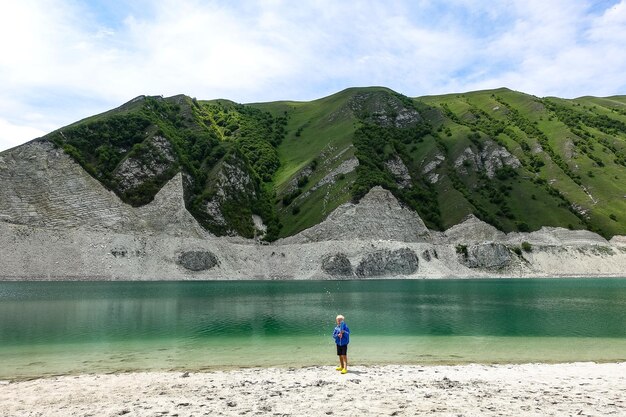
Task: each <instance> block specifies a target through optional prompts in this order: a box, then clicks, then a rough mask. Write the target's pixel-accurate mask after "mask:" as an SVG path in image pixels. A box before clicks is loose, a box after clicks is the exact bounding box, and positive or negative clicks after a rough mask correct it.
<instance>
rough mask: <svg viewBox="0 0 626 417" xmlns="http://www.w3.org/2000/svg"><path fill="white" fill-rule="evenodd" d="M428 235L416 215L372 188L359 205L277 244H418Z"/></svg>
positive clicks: (347, 206) (348, 205)
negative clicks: (363, 241) (335, 242)
mask: <svg viewBox="0 0 626 417" xmlns="http://www.w3.org/2000/svg"><path fill="white" fill-rule="evenodd" d="M428 235H429V231H428V229H427V228H426V225H424V222H423V221H422V219H421V218H420V217H419V215H418V214H417V213H415V212H414V211H413V210H410V209H408V208H405V207H402V206H401V205H400V203H398V200H396V198H395V197H394V196H393V194H391V192H389V191H387V190H385V189H383V188H382V187H374V188H372V189H371V190H370V191H369V193H367V195H365V197H363V198H362V199H361V201H360V202H359V204H352V203H346V204H343V205H341V206H339V207H338V208H337V209H336V210H335V211H333V212H332V213H331V214H330V215H329V216H328V218H327V219H326V220H324V221H323V222H321V223H320V224H317V225H315V226H313V227H311V228H309V229H306V230H303V231H302V232H300V233H298V234H297V235H295V236H291V237H288V238H285V239H283V240H282V241H281V242H282V243H304V242H321V241H325V240H346V239H365V240H378V239H381V240H396V241H401V242H419V241H423V240H424V239H425V238H426V237H428Z"/></svg>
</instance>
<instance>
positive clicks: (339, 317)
mask: <svg viewBox="0 0 626 417" xmlns="http://www.w3.org/2000/svg"><path fill="white" fill-rule="evenodd" d="M339 319H341V320H345V317H344V316H342V315H341V314H339V315H338V316H337V317H335V320H339Z"/></svg>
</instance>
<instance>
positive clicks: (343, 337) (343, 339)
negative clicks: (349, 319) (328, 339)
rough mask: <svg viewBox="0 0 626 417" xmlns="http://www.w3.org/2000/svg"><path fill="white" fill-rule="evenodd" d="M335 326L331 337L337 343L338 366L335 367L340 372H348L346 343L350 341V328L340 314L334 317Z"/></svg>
mask: <svg viewBox="0 0 626 417" xmlns="http://www.w3.org/2000/svg"><path fill="white" fill-rule="evenodd" d="M335 320H336V322H337V326H336V327H335V331H334V332H333V339H335V344H336V345H337V355H338V356H339V366H338V367H337V368H335V369H336V370H338V371H341V373H342V374H346V373H348V343H350V329H349V328H348V325H347V324H346V322H345V321H344V320H345V319H344V317H343V316H342V315H341V314H340V315H338V316H337V318H336V319H335Z"/></svg>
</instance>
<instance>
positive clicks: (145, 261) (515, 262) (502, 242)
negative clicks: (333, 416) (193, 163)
mask: <svg viewBox="0 0 626 417" xmlns="http://www.w3.org/2000/svg"><path fill="white" fill-rule="evenodd" d="M182 181H183V179H182V177H181V175H180V174H178V175H176V176H175V177H174V178H173V179H171V180H170V181H169V182H168V183H167V184H166V186H165V187H163V189H162V190H161V191H160V192H159V193H158V194H157V195H156V197H155V198H154V200H153V202H151V203H150V204H148V205H145V206H142V207H138V208H135V207H131V206H130V205H128V204H125V203H123V202H122V201H121V200H120V199H119V198H118V197H117V196H116V195H115V194H114V193H112V192H110V191H108V190H107V189H105V188H104V186H103V185H102V184H101V183H99V182H98V181H96V180H94V179H93V178H92V177H91V176H89V175H88V174H87V173H86V172H85V171H84V170H82V168H81V167H80V166H79V165H78V164H76V163H75V162H74V161H73V160H72V159H71V158H69V157H68V156H66V155H65V154H64V153H63V152H61V151H59V150H58V149H55V147H54V146H52V145H51V144H50V143H47V142H46V141H34V142H31V143H29V144H27V145H24V146H21V147H19V148H16V149H13V150H12V151H9V152H5V153H3V154H2V155H1V157H0V184H2V187H0V213H1V217H0V218H1V220H2V221H0V251H1V256H0V271H1V273H0V279H4V280H7V279H27V280H29V279H55V280H67V279H106V280H116V279H133V280H153V279H344V278H359V279H368V278H393V277H405V278H440V277H497V276H507V277H508V276H519V277H535V276H623V275H624V273H625V271H626V244H625V243H624V241H625V239H624V238H623V237H614V238H613V239H612V240H611V242H608V241H607V240H605V239H604V238H602V237H600V236H599V235H596V234H594V233H591V232H587V231H571V230H567V229H561V228H543V229H541V230H539V231H536V232H532V233H509V234H505V233H502V232H500V231H498V230H497V229H495V228H494V227H493V226H490V225H487V224H486V223H484V222H482V221H480V220H479V219H477V218H475V217H473V216H470V217H468V218H467V219H466V220H465V221H463V222H462V223H460V224H458V225H456V226H453V227H451V228H450V229H448V230H447V231H445V232H434V231H430V230H428V229H427V228H426V226H425V225H424V222H422V220H421V219H420V217H419V216H418V215H417V214H416V213H415V212H414V211H412V210H410V209H408V208H406V207H403V206H402V205H401V204H400V203H399V202H398V201H397V200H396V199H395V197H394V196H393V195H392V194H391V193H390V192H389V191H387V190H384V189H382V188H380V187H374V188H373V189H372V190H370V192H369V193H368V194H366V196H365V197H364V198H363V199H362V200H361V201H360V202H359V203H358V204H353V203H346V204H344V205H342V206H340V207H339V208H337V209H336V210H335V211H334V212H332V213H331V214H330V215H329V216H328V218H327V219H326V220H325V221H323V222H321V223H320V224H318V225H316V226H314V227H312V228H309V229H306V230H304V231H303V232H301V233H299V234H297V235H295V236H292V237H289V238H286V239H282V240H279V241H277V242H274V243H272V244H261V242H259V241H257V240H253V239H242V238H228V237H222V238H218V237H215V236H213V235H210V234H209V233H208V232H206V231H204V229H203V228H202V227H201V226H200V225H199V224H198V223H197V222H196V220H195V219H194V218H193V216H191V215H190V214H189V212H188V211H187V210H186V209H185V206H184V199H183V186H182Z"/></svg>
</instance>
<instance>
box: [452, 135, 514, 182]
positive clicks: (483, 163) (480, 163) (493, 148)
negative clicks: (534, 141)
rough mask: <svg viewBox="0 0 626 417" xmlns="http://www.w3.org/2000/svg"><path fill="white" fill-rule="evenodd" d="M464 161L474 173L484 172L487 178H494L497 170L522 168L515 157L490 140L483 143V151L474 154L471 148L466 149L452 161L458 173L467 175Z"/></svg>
mask: <svg viewBox="0 0 626 417" xmlns="http://www.w3.org/2000/svg"><path fill="white" fill-rule="evenodd" d="M466 161H467V162H469V164H470V165H471V166H473V167H474V170H475V171H483V170H484V171H485V173H486V175H487V177H489V178H493V177H495V175H496V171H497V170H498V169H499V168H502V167H505V166H508V167H511V168H519V167H521V166H522V164H521V163H520V161H519V159H517V157H516V156H515V155H512V154H511V153H510V152H509V151H507V150H506V149H505V148H503V147H502V146H500V145H498V144H497V143H495V142H494V141H491V140H487V141H485V142H484V147H483V149H482V150H481V151H480V152H478V153H475V152H474V151H473V150H472V148H466V149H465V150H464V151H463V153H462V154H461V155H460V156H459V157H458V158H457V159H456V161H454V167H455V168H456V169H457V170H459V172H461V173H463V174H467V173H468V171H467V167H466V166H465V165H466Z"/></svg>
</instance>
